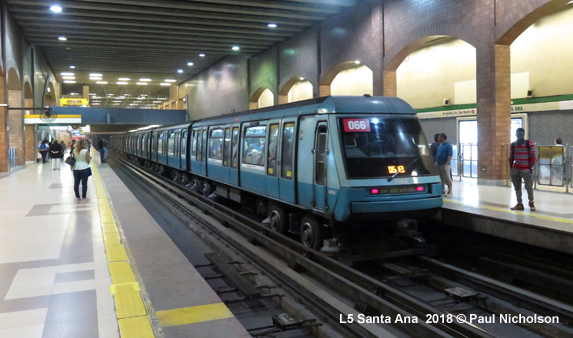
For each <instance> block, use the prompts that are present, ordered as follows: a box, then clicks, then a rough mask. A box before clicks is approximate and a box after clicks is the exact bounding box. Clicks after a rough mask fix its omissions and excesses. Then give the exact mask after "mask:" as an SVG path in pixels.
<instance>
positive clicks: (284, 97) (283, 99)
mask: <svg viewBox="0 0 573 338" xmlns="http://www.w3.org/2000/svg"><path fill="white" fill-rule="evenodd" d="M301 78H303V79H304V77H302V76H294V77H291V78H290V79H288V80H287V81H286V82H285V84H284V85H283V87H282V88H281V89H280V90H279V104H283V103H288V93H289V92H290V90H291V89H292V87H294V85H295V84H297V83H299V82H301V81H308V80H301ZM311 84H312V83H311Z"/></svg>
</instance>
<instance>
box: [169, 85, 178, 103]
mask: <svg viewBox="0 0 573 338" xmlns="http://www.w3.org/2000/svg"><path fill="white" fill-rule="evenodd" d="M178 96H179V88H178V87H177V86H174V85H172V86H171V87H169V102H170V103H173V102H177V100H179V97H178Z"/></svg>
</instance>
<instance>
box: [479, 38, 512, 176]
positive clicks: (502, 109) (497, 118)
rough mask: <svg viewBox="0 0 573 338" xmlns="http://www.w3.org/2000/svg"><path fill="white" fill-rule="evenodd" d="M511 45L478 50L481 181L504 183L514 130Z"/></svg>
mask: <svg viewBox="0 0 573 338" xmlns="http://www.w3.org/2000/svg"><path fill="white" fill-rule="evenodd" d="M510 56H511V54H510V46H503V45H491V47H483V48H478V49H477V73H478V74H480V76H478V78H477V122H478V152H479V153H478V155H479V161H478V184H486V185H504V184H505V179H506V177H507V174H508V173H507V170H508V166H507V158H506V156H505V155H504V153H503V144H507V143H509V141H510V133H511V59H510Z"/></svg>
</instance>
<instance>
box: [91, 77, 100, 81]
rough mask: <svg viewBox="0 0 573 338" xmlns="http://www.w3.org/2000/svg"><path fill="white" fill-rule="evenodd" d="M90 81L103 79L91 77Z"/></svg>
mask: <svg viewBox="0 0 573 338" xmlns="http://www.w3.org/2000/svg"><path fill="white" fill-rule="evenodd" d="M90 80H93V81H101V77H90Z"/></svg>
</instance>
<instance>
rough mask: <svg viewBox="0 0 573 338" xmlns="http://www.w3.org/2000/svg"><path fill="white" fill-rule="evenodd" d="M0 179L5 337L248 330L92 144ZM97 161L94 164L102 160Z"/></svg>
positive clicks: (1, 329)
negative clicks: (84, 182) (79, 175)
mask: <svg viewBox="0 0 573 338" xmlns="http://www.w3.org/2000/svg"><path fill="white" fill-rule="evenodd" d="M92 158H93V159H92V170H93V176H91V177H90V178H89V180H88V193H87V197H88V198H87V199H82V200H77V199H76V198H75V196H74V192H73V174H72V171H71V170H70V169H69V166H67V165H65V164H63V165H62V168H61V170H59V171H58V170H55V171H54V170H52V166H51V164H49V163H46V164H30V165H28V166H27V167H26V168H25V169H22V170H19V171H17V172H14V173H12V174H11V175H9V176H6V177H3V178H0V191H2V194H0V213H1V214H2V216H3V217H2V222H1V223H0V337H11V338H18V337H26V338H33V337H44V338H50V337H101V338H103V337H106V338H108V337H120V336H121V337H122V338H126V337H138V338H145V337H250V335H249V334H248V332H247V331H246V330H245V328H244V327H243V326H242V325H241V324H240V323H239V321H238V320H237V319H236V318H235V317H234V315H233V314H232V313H231V311H229V309H228V308H227V307H226V306H225V305H224V304H223V303H222V302H221V299H220V298H219V297H218V296H217V294H216V293H215V292H214V291H213V290H212V289H211V287H210V286H209V285H208V284H207V282H205V280H204V279H203V278H202V277H201V275H200V274H199V273H198V272H197V271H196V270H195V268H194V267H193V266H192V264H191V263H190V262H189V261H188V260H187V259H186V257H185V256H184V255H183V254H182V253H181V251H180V250H179V249H178V248H177V247H176V246H175V244H174V243H173V242H172V241H171V240H170V238H169V237H168V236H167V235H166V234H165V232H164V231H163V230H162V229H161V227H160V226H159V225H158V224H157V222H156V221H155V220H154V219H153V218H152V217H151V215H150V214H149V213H148V212H147V211H146V210H145V209H144V208H143V206H142V205H141V204H140V203H139V202H138V200H137V198H136V197H135V196H134V195H133V194H132V193H131V192H130V191H129V189H127V187H125V185H124V184H123V183H122V182H121V180H120V179H119V178H118V177H117V175H115V173H114V172H113V170H112V169H110V168H109V167H108V166H107V165H106V164H103V165H102V164H100V163H99V155H98V153H97V152H96V151H94V150H93V149H92ZM96 162H97V163H96Z"/></svg>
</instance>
